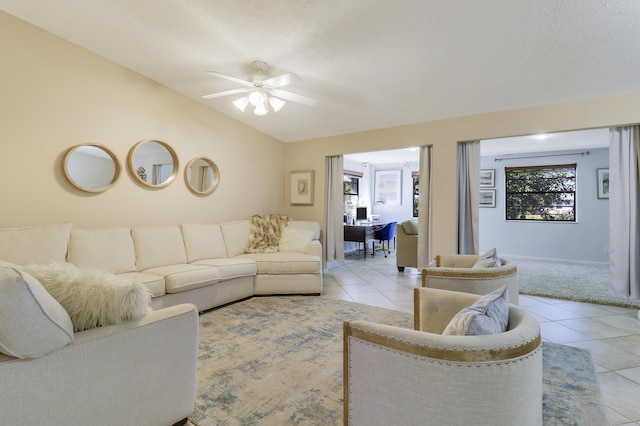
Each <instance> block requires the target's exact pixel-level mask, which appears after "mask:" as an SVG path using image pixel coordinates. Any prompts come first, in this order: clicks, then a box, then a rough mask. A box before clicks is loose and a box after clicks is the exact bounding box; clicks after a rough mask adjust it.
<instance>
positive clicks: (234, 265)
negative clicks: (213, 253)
mask: <svg viewBox="0 0 640 426" xmlns="http://www.w3.org/2000/svg"><path fill="white" fill-rule="evenodd" d="M193 265H207V266H215V267H216V268H217V269H218V272H219V273H220V281H226V280H231V279H233V278H240V277H250V276H253V275H255V274H257V273H258V265H257V264H256V262H255V261H254V260H251V259H239V258H237V257H234V258H231V259H228V258H223V259H203V260H198V261H197V262H193Z"/></svg>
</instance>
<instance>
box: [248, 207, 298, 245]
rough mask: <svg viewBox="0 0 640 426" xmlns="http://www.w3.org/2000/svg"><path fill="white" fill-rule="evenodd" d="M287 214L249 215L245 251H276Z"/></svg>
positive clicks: (285, 223) (285, 224)
mask: <svg viewBox="0 0 640 426" xmlns="http://www.w3.org/2000/svg"><path fill="white" fill-rule="evenodd" d="M288 220H289V218H288V217H287V216H282V215H275V214H268V215H254V216H251V220H250V224H249V240H248V241H247V245H246V246H245V248H244V252H245V253H274V252H277V251H278V245H279V244H280V236H281V235H282V230H283V229H284V227H285V226H287V221H288Z"/></svg>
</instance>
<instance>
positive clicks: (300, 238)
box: [278, 226, 314, 253]
mask: <svg viewBox="0 0 640 426" xmlns="http://www.w3.org/2000/svg"><path fill="white" fill-rule="evenodd" d="M313 237H314V234H313V231H309V230H305V229H300V228H291V227H289V226H287V227H286V228H284V229H283V230H282V235H281V236H280V243H279V245H278V250H279V251H292V252H300V253H302V252H304V249H305V248H306V247H307V245H308V244H309V243H310V242H311V241H313Z"/></svg>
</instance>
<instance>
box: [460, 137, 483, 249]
mask: <svg viewBox="0 0 640 426" xmlns="http://www.w3.org/2000/svg"><path fill="white" fill-rule="evenodd" d="M479 182H480V141H468V142H461V143H459V144H458V253H459V254H478V250H479V244H478V237H479V231H478V222H479V216H480V211H479V207H478V191H479V190H480V184H479Z"/></svg>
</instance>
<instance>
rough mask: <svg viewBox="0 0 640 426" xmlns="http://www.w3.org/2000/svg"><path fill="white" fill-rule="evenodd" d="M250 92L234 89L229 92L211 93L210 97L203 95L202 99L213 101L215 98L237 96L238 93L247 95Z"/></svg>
mask: <svg viewBox="0 0 640 426" xmlns="http://www.w3.org/2000/svg"><path fill="white" fill-rule="evenodd" d="M248 91H249V89H233V90H227V91H225V92H218V93H210V94H208V95H203V96H202V97H203V98H204V99H213V98H220V97H222V96H229V95H235V94H237V93H247V92H248Z"/></svg>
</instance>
